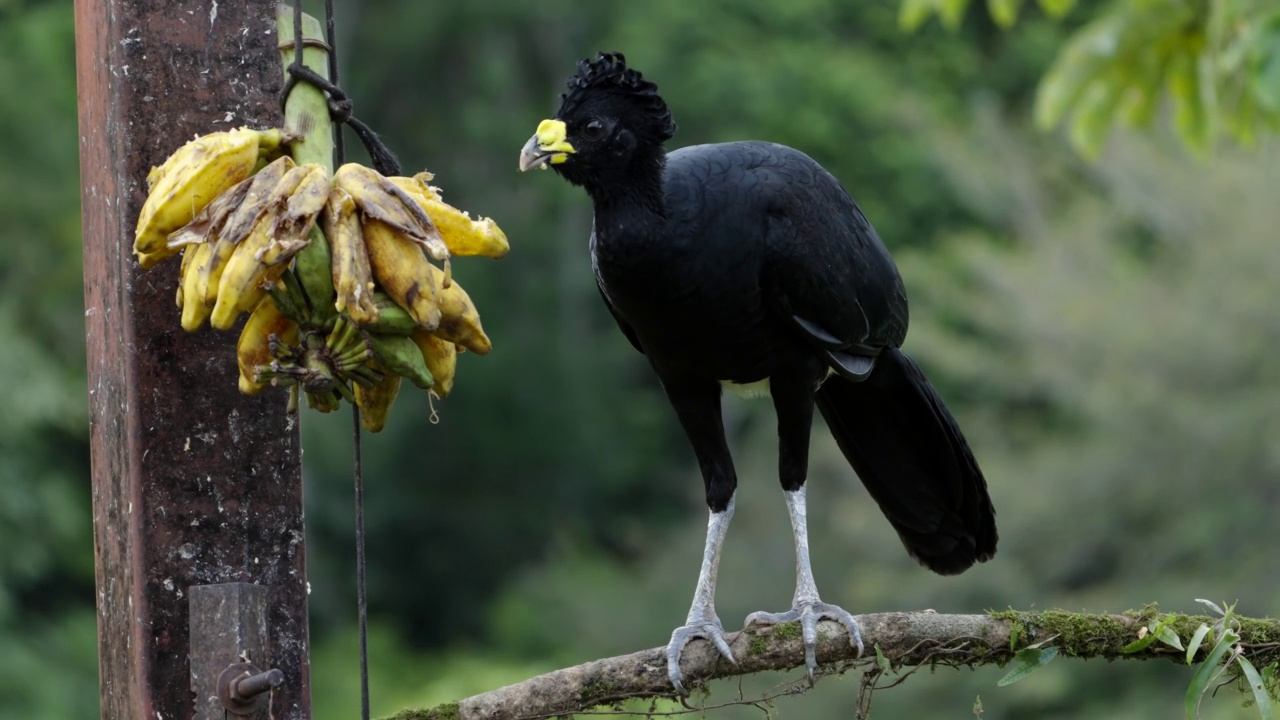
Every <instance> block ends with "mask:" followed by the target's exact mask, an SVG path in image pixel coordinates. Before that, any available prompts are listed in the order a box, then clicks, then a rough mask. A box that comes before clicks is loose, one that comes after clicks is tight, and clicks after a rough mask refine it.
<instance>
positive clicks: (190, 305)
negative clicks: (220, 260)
mask: <svg viewBox="0 0 1280 720" xmlns="http://www.w3.org/2000/svg"><path fill="white" fill-rule="evenodd" d="M185 254H187V255H190V256H191V259H190V260H186V259H185V258H184V262H183V265H184V266H185V267H184V268H183V269H182V277H181V279H180V280H179V282H181V283H182V329H183V330H186V331H187V332H195V331H197V330H199V329H200V326H201V325H204V321H205V320H208V319H209V312H210V308H209V306H208V305H206V304H205V303H204V293H202V292H201V291H200V288H199V286H198V282H199V279H200V274H201V273H203V272H204V269H205V266H206V265H208V264H209V262H210V261H211V260H212V259H213V247H212V246H211V245H210V244H209V243H200V244H198V245H188V246H187V250H186V253H185Z"/></svg>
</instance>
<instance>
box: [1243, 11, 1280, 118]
mask: <svg viewBox="0 0 1280 720" xmlns="http://www.w3.org/2000/svg"><path fill="white" fill-rule="evenodd" d="M1256 45H1257V46H1258V48H1259V50H1260V52H1259V54H1258V55H1259V56H1258V65H1257V71H1256V72H1255V73H1254V74H1253V76H1252V77H1251V78H1250V81H1249V89H1250V90H1251V91H1252V94H1253V96H1254V97H1255V98H1257V100H1258V104H1259V105H1261V106H1262V107H1263V108H1266V110H1267V111H1269V112H1273V113H1274V112H1280V29H1277V30H1272V31H1271V32H1268V33H1262V34H1260V37H1259V41H1258V42H1257V43H1256ZM1263 48H1265V49H1263Z"/></svg>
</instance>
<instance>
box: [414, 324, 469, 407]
mask: <svg viewBox="0 0 1280 720" xmlns="http://www.w3.org/2000/svg"><path fill="white" fill-rule="evenodd" d="M409 339H411V340H413V342H414V344H415V345H417V346H418V350H419V351H420V352H421V353H422V360H423V362H424V363H426V366H427V369H428V370H430V371H431V377H433V378H435V382H433V383H432V384H431V389H432V391H434V392H435V394H436V395H439V396H440V397H448V395H449V393H450V392H452V391H453V379H454V376H455V375H457V372H458V346H457V345H456V344H454V343H452V342H450V341H448V340H445V339H444V338H438V337H436V336H435V335H432V334H431V333H429V332H427V331H426V330H424V329H422V328H414V330H413V332H412V333H410V334H409Z"/></svg>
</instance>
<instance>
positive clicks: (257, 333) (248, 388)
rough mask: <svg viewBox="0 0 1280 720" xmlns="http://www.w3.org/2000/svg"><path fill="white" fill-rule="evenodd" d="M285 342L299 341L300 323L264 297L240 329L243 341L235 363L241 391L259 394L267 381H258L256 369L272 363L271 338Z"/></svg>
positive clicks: (237, 344)
mask: <svg viewBox="0 0 1280 720" xmlns="http://www.w3.org/2000/svg"><path fill="white" fill-rule="evenodd" d="M273 335H274V336H275V338H276V342H277V343H283V344H284V345H297V344H298V324H297V323H295V322H294V321H292V320H290V319H289V318H287V317H285V315H284V314H283V313H281V312H280V310H279V309H278V308H277V307H276V304H275V303H274V302H272V300H271V298H270V297H264V298H263V299H262V301H261V302H259V303H258V306H257V307H256V308H254V310H253V312H252V313H250V314H249V319H248V320H246V321H245V324H244V329H243V330H241V331H240V340H239V342H237V343H236V364H237V365H238V366H239V368H240V392H242V393H244V394H245V395H257V394H258V393H260V392H262V389H263V388H265V387H266V386H267V385H268V383H260V382H258V381H257V377H256V376H257V370H258V368H259V367H261V366H263V365H270V364H271V361H272V360H273V359H274V355H273V354H272V352H271V337H272V336H273Z"/></svg>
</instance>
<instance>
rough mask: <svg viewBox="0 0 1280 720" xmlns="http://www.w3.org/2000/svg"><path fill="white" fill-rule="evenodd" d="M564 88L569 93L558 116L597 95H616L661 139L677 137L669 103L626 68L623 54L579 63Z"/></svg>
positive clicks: (603, 55) (563, 97)
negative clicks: (641, 114)
mask: <svg viewBox="0 0 1280 720" xmlns="http://www.w3.org/2000/svg"><path fill="white" fill-rule="evenodd" d="M565 86H566V88H567V90H566V91H565V92H564V93H561V95H560V111H559V112H558V113H557V115H561V116H563V115H566V114H568V113H570V112H572V111H573V110H575V109H576V108H578V107H579V106H580V105H582V104H583V103H584V102H585V101H586V100H587V99H588V98H589V97H591V96H592V94H593V93H595V92H601V91H604V92H613V93H618V94H621V95H623V96H625V97H627V98H628V99H630V100H631V102H632V103H633V104H634V105H635V107H636V108H637V109H638V110H640V111H642V112H644V113H645V114H646V115H647V116H649V117H650V118H651V119H652V120H653V121H654V129H655V131H656V132H657V134H658V135H659V138H660V139H661V140H670V139H671V138H672V137H673V136H674V135H675V134H676V124H675V121H673V120H672V119H671V111H670V110H669V109H668V108H667V103H666V102H664V101H663V99H662V98H661V97H660V96H659V95H658V86H657V84H656V83H653V82H652V81H649V80H645V79H644V77H643V76H642V75H641V74H640V73H639V72H638V71H636V70H633V69H631V68H629V67H627V59H626V57H624V56H623V54H622V53H620V52H602V53H597V54H596V59H595V60H588V59H586V58H584V59H582V60H579V61H578V72H577V73H575V74H574V75H573V76H572V77H570V78H569V80H568V81H567V82H566V83H565Z"/></svg>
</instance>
